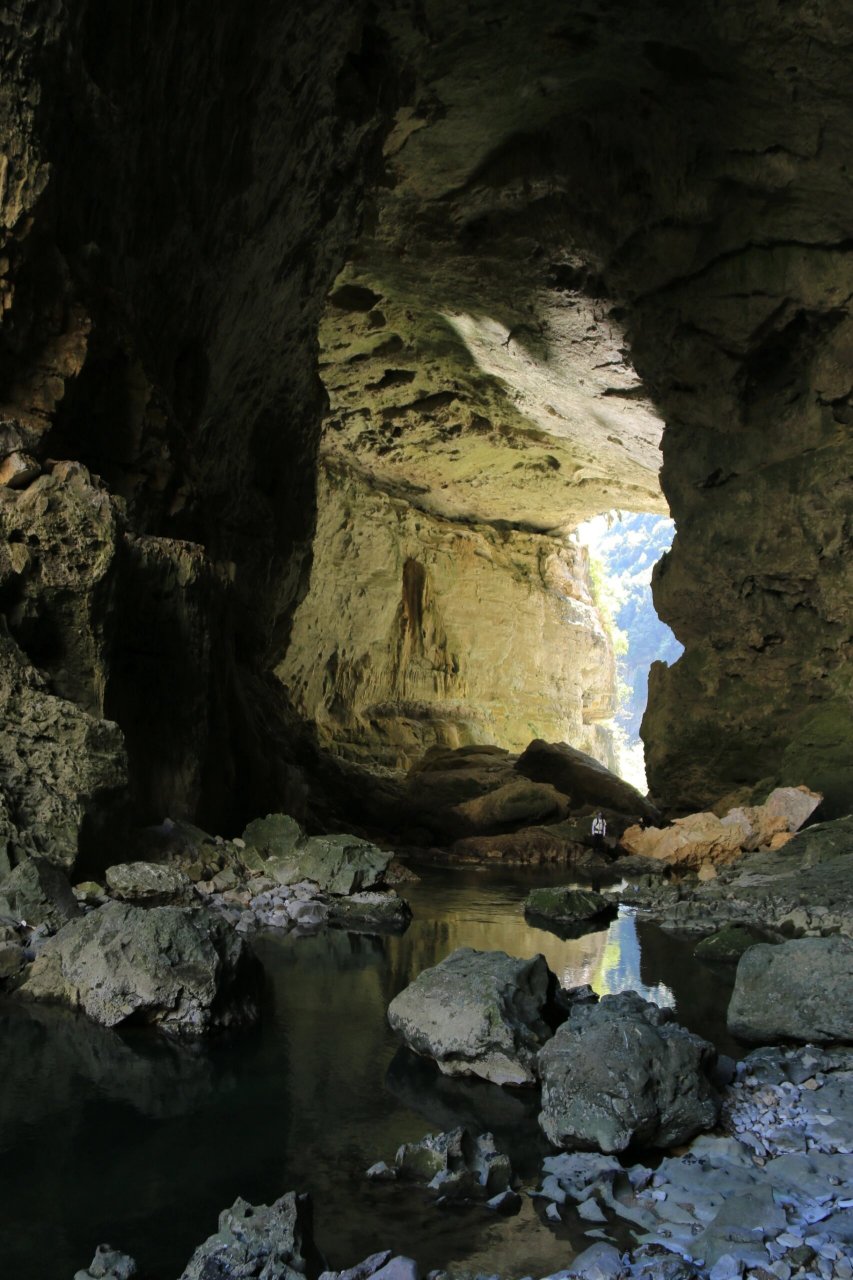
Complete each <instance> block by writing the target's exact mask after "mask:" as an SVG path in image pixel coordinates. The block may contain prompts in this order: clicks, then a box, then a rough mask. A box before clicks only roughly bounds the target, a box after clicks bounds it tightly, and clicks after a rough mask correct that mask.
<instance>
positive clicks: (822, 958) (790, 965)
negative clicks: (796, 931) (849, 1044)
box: [728, 937, 853, 1044]
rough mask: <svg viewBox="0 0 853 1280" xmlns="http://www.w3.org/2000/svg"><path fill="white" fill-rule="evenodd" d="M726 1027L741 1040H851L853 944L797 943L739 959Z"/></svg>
mask: <svg viewBox="0 0 853 1280" xmlns="http://www.w3.org/2000/svg"><path fill="white" fill-rule="evenodd" d="M728 1026H729V1030H730V1031H731V1032H732V1034H733V1035H736V1036H738V1037H739V1038H740V1039H742V1040H749V1041H752V1042H758V1043H761V1044H769V1043H772V1042H775V1041H780V1040H803V1041H817V1042H829V1041H832V1040H847V1041H850V1040H853V940H852V939H850V938H842V937H829V938H797V939H795V940H793V941H791V942H784V943H782V944H781V945H780V946H766V945H760V946H755V947H750V949H749V950H748V951H746V952H745V953H744V955H743V956H742V957H741V959H740V963H739V964H738V967H737V974H736V976H735V986H734V991H733V992H732V998H731V1001H730V1003H729V1012H728Z"/></svg>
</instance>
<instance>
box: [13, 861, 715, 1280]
mask: <svg viewBox="0 0 853 1280" xmlns="http://www.w3.org/2000/svg"><path fill="white" fill-rule="evenodd" d="M556 878H557V877H555V876H554V875H553V874H550V875H548V874H542V875H537V876H532V875H528V876H526V877H525V878H524V880H523V882H521V881H517V882H513V881H511V880H509V879H507V878H506V877H505V876H504V877H503V878H501V877H499V876H496V875H494V874H491V873H490V874H482V873H477V872H470V873H468V872H466V873H457V874H448V873H444V874H443V875H442V876H440V877H439V876H437V875H430V876H428V877H426V878H425V879H424V881H423V882H422V883H421V884H419V885H415V886H412V888H411V890H410V892H409V893H408V895H407V896H409V897H410V899H411V901H412V905H413V908H414V910H415V913H416V916H415V920H414V922H413V924H412V927H411V928H410V930H409V932H408V933H407V934H406V935H404V936H403V937H384V938H379V937H371V936H370V935H366V934H347V933H345V932H342V931H332V932H328V933H322V934H318V935H316V936H315V937H311V938H301V939H297V938H294V937H280V936H273V935H267V936H265V937H262V938H260V939H259V940H258V944H257V947H258V951H259V953H260V955H261V958H262V960H263V962H264V964H265V966H266V971H267V976H268V983H267V988H268V989H267V1000H266V1009H265V1019H264V1023H263V1026H262V1028H261V1029H260V1030H259V1031H258V1033H257V1034H254V1035H251V1036H249V1037H246V1038H244V1039H242V1040H241V1041H239V1042H237V1043H233V1044H230V1045H220V1046H217V1047H214V1048H212V1049H210V1050H208V1051H206V1052H205V1051H202V1052H187V1051H184V1050H182V1049H181V1048H180V1047H179V1046H174V1045H169V1044H163V1043H162V1042H160V1041H159V1040H156V1039H152V1038H151V1036H150V1035H146V1034H145V1033H144V1032H141V1031H137V1032H135V1033H134V1034H131V1033H128V1034H127V1035H126V1036H119V1035H117V1034H116V1033H115V1032H111V1031H105V1030H103V1029H102V1028H98V1027H94V1026H92V1025H91V1024H89V1023H88V1022H86V1021H85V1020H83V1019H80V1018H77V1017H75V1016H72V1015H69V1014H60V1013H55V1012H54V1011H51V1010H44V1009H38V1008H23V1007H21V1008H18V1007H14V1006H10V1007H8V1008H4V1009H0V1076H2V1079H3V1090H2V1095H1V1096H2V1101H0V1156H2V1159H0V1203H2V1205H3V1209H4V1212H3V1214H2V1216H0V1258H2V1260H3V1264H4V1274H6V1273H8V1274H10V1275H15V1274H18V1273H21V1274H24V1273H27V1274H33V1275H38V1276H39V1278H40V1280H68V1277H69V1276H70V1275H73V1274H74V1271H75V1270H76V1269H77V1268H79V1267H80V1266H82V1265H85V1264H86V1263H87V1262H88V1261H89V1259H90V1258H91V1256H92V1253H93V1252H94V1248H95V1245H96V1244H97V1243H98V1242H99V1241H101V1240H109V1241H110V1242H111V1243H112V1244H113V1245H115V1246H116V1247H119V1248H122V1249H124V1250H126V1251H127V1252H129V1253H132V1254H134V1255H135V1256H136V1257H137V1259H138V1260H139V1262H140V1267H141V1271H142V1274H144V1275H145V1276H146V1277H149V1280H174V1277H175V1276H177V1275H179V1274H180V1272H181V1270H182V1268H183V1267H184V1265H185V1263H186V1261H187V1259H188V1258H189V1256H190V1254H191V1253H192V1250H193V1248H194V1247H195V1245H197V1244H198V1243H199V1242H200V1241H201V1240H203V1239H204V1238H205V1237H206V1236H207V1235H209V1234H210V1232H211V1231H213V1230H214V1228H215V1226H216V1219H217V1215H218V1213H219V1211H220V1210H221V1209H222V1208H224V1207H225V1206H227V1205H230V1204H231V1203H232V1202H233V1201H234V1200H235V1199H236V1197H237V1196H238V1195H242V1196H245V1197H246V1199H248V1200H250V1201H266V1202H269V1201H270V1200H271V1199H274V1198H275V1197H277V1196H279V1195H281V1194H282V1192H284V1191H288V1190H290V1189H299V1190H306V1191H310V1192H311V1193H312V1194H313V1195H314V1197H315V1202H316V1215H315V1216H316V1223H317V1231H318V1239H319V1243H320V1246H321V1248H322V1249H323V1251H324V1252H325V1253H326V1254H327V1256H328V1259H329V1261H330V1263H331V1264H332V1265H334V1266H336V1267H341V1266H344V1265H351V1264H352V1263H354V1262H355V1261H357V1260H358V1259H360V1258H362V1257H364V1256H366V1255H367V1254H368V1253H370V1252H372V1251H374V1250H375V1249H377V1248H379V1247H383V1248H385V1247H388V1248H393V1249H396V1250H399V1251H401V1252H405V1253H410V1254H413V1255H414V1256H415V1257H416V1258H417V1259H418V1262H419V1263H420V1265H421V1268H422V1269H423V1270H428V1269H430V1268H433V1267H439V1266H447V1265H449V1264H451V1263H456V1264H457V1265H460V1266H464V1267H466V1268H471V1269H474V1270H483V1271H494V1270H498V1269H499V1270H500V1271H501V1272H502V1274H504V1275H507V1276H511V1275H524V1274H530V1273H533V1274H538V1275H545V1274H548V1273H549V1272H552V1271H556V1270H558V1269H560V1268H561V1267H565V1266H566V1264H567V1263H568V1261H569V1258H570V1256H571V1246H570V1244H569V1242H568V1237H567V1236H566V1233H565V1232H562V1233H561V1234H560V1235H557V1234H555V1233H554V1231H553V1229H552V1228H551V1227H549V1226H545V1225H542V1224H540V1222H539V1219H538V1217H537V1214H536V1212H535V1210H534V1207H533V1206H532V1205H531V1204H529V1203H527V1202H526V1203H525V1206H524V1209H523V1211H522V1213H521V1214H519V1216H518V1217H517V1218H513V1219H509V1220H505V1219H496V1218H495V1217H494V1216H493V1215H490V1214H488V1213H487V1211H485V1210H484V1209H482V1208H477V1209H470V1210H466V1211H461V1210H454V1211H452V1212H448V1213H442V1212H441V1211H439V1210H436V1209H435V1208H434V1207H432V1206H431V1205H430V1204H429V1203H428V1202H427V1200H426V1199H425V1198H424V1195H423V1193H422V1192H419V1191H417V1190H414V1189H411V1190H405V1189H403V1188H400V1187H387V1186H384V1187H383V1186H379V1185H378V1184H375V1183H368V1182H366V1181H365V1179H364V1176H363V1173H364V1170H365V1169H366V1168H367V1167H368V1166H369V1165H371V1164H372V1163H373V1162H374V1161H375V1160H378V1159H385V1160H389V1159H391V1158H392V1157H393V1155H394V1153H395V1151H396V1149H397V1147H398V1146H399V1145H400V1143H401V1142H411V1141H416V1140H417V1139H419V1138H421V1137H422V1136H423V1135H424V1133H426V1132H428V1131H430V1130H433V1131H434V1130H436V1129H438V1128H442V1127H447V1126H451V1125H453V1124H456V1123H458V1122H459V1121H460V1120H468V1121H469V1122H471V1121H472V1120H474V1119H475V1118H476V1117H477V1116H478V1115H479V1116H480V1120H481V1123H483V1124H484V1125H485V1126H488V1125H493V1126H494V1128H495V1129H496V1131H497V1133H498V1135H499V1137H500V1139H501V1141H502V1142H503V1143H504V1145H505V1149H507V1150H508V1151H509V1153H510V1155H511V1156H512V1157H513V1159H514V1160H515V1161H517V1162H519V1163H520V1166H521V1167H522V1168H523V1169H524V1170H525V1171H528V1170H530V1169H532V1167H533V1165H534V1164H535V1158H534V1157H535V1154H536V1148H537V1146H538V1144H539V1143H540V1142H541V1138H540V1137H539V1135H538V1131H537V1128H536V1126H535V1124H534V1117H533V1115H532V1109H533V1108H535V1097H536V1095H535V1093H534V1092H533V1091H529V1092H527V1093H526V1094H525V1093H524V1092H523V1091H521V1092H517V1093H516V1092H509V1091H501V1090H495V1089H494V1087H491V1089H490V1087H489V1086H485V1085H484V1086H483V1087H482V1088H481V1089H478V1088H477V1087H476V1086H471V1085H466V1084H464V1083H461V1082H456V1081H450V1080H447V1079H446V1078H444V1077H441V1076H440V1075H438V1073H436V1072H435V1070H434V1068H431V1067H430V1066H429V1064H424V1063H423V1062H419V1061H418V1060H417V1059H415V1060H414V1061H413V1060H412V1059H411V1058H409V1057H408V1056H407V1055H402V1056H398V1057H395V1054H397V1050H398V1044H397V1042H396V1041H395V1038H394V1037H393V1035H392V1034H391V1032H390V1029H389V1028H388V1025H387V1022H386V1018H385V1011H386V1008H387V1006H388V1004H389V1002H390V1000H391V999H392V998H393V997H394V996H395V995H396V994H397V992H398V991H399V990H400V989H401V988H402V987H403V986H405V985H406V983H408V982H409V981H411V979H412V978H413V977H415V976H416V974H417V973H419V972H420V971H421V970H422V969H424V968H427V967H428V966H430V965H433V964H435V963H437V962H438V961H439V960H441V959H442V958H443V957H444V956H446V955H447V954H448V953H449V952H450V951H452V950H454V949H455V948H456V947H459V946H470V947H476V948H479V949H482V950H493V949H501V950H505V951H507V952H509V953H510V954H515V955H520V956H529V955H532V954H535V953H536V952H537V951H539V952H542V953H543V954H544V955H545V958H546V960H547V961H548V964H549V965H550V966H551V968H552V969H553V970H554V971H555V972H556V973H557V974H558V976H559V978H560V981H561V982H562V983H563V984H564V985H567V986H573V985H578V984H581V983H584V982H589V983H591V985H592V986H593V987H594V988H595V989H596V990H597V991H599V992H602V993H604V992H607V991H617V990H621V989H623V988H625V987H634V988H636V989H637V990H639V991H640V992H641V993H643V994H644V995H646V996H647V997H649V998H653V999H656V1000H658V1001H659V1002H660V1003H672V1002H673V1000H674V1001H675V1004H676V1007H677V1012H678V1015H679V1017H680V1018H681V1019H682V1020H683V1021H685V1022H686V1023H687V1024H688V1025H689V1026H691V1027H692V1028H693V1029H695V1030H700V1031H704V1032H705V1033H706V1034H710V1031H709V1028H712V1027H713V1028H719V1027H721V1025H722V1019H723V1018H724V1012H725V1006H726V1002H727V1000H728V995H729V988H730V982H729V984H728V987H727V986H726V985H725V980H724V981H723V982H722V983H721V980H720V979H719V978H718V977H717V976H716V975H714V974H710V975H709V972H708V971H707V970H704V969H702V967H701V966H699V965H697V962H695V961H693V960H692V958H691V957H690V955H689V950H688V949H686V947H681V949H679V947H680V944H676V943H674V942H673V941H672V940H671V939H667V938H666V937H665V935H663V934H661V933H660V932H659V931H657V930H652V929H651V927H650V926H645V925H641V926H640V927H639V929H638V928H637V926H636V923H635V921H634V919H633V917H632V916H631V915H628V914H622V915H620V916H619V918H618V919H617V920H615V921H613V923H612V924H611V925H610V926H609V927H608V928H605V929H602V930H600V931H598V932H596V933H592V934H589V935H587V936H586V937H584V938H579V939H570V940H566V941H562V940H561V939H559V938H557V937H555V936H554V935H553V934H551V933H549V932H548V931H547V930H543V929H538V928H536V927H535V926H533V925H531V924H530V923H529V922H528V921H526V920H525V919H524V915H523V910H522V903H523V899H524V896H525V895H526V893H527V891H528V889H529V888H530V887H532V885H533V884H535V883H543V882H547V881H551V882H554V881H555V880H556ZM690 947H691V949H692V944H690ZM721 1034H724V1032H721ZM712 1038H713V1037H712ZM392 1060H393V1065H392ZM389 1068H390V1070H389ZM386 1076H387V1087H386ZM487 1094H488V1097H487ZM573 1243H583V1241H582V1240H580V1239H579V1240H578V1241H577V1242H573Z"/></svg>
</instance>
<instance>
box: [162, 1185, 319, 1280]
mask: <svg viewBox="0 0 853 1280" xmlns="http://www.w3.org/2000/svg"><path fill="white" fill-rule="evenodd" d="M320 1269H321V1264H320V1257H319V1254H318V1252H317V1248H316V1245H315V1244H314V1236H313V1222H312V1212H311V1201H310V1199H309V1197H308V1196H305V1195H297V1194H296V1193H295V1192H293V1191H290V1192H288V1193H287V1195H283V1196H281V1197H280V1198H279V1199H278V1200H276V1201H274V1202H273V1204H271V1205H265V1204H260V1205H251V1204H248V1203H247V1202H246V1201H245V1200H242V1199H238V1200H236V1201H235V1202H234V1204H233V1205H232V1206H231V1208H230V1209H225V1210H224V1211H223V1212H222V1213H221V1214H220V1215H219V1229H218V1231H217V1232H216V1234H215V1235H212V1236H210V1237H209V1238H208V1239H207V1240H206V1241H205V1242H204V1244H202V1245H199V1247H198V1248H197V1249H196V1251H195V1253H194V1254H193V1256H192V1258H191V1259H190V1261H189V1263H188V1264H187V1267H186V1269H185V1270H184V1272H183V1273H182V1275H181V1280H242V1277H249V1276H261V1275H262V1276H263V1280H293V1277H294V1273H296V1274H300V1275H305V1274H306V1273H309V1274H310V1273H316V1271H318V1270H320Z"/></svg>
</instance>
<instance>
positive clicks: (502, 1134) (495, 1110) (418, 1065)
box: [385, 1049, 550, 1167]
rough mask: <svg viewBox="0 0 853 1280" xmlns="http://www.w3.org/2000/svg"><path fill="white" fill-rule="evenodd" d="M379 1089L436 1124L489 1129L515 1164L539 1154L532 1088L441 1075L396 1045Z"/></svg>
mask: <svg viewBox="0 0 853 1280" xmlns="http://www.w3.org/2000/svg"><path fill="white" fill-rule="evenodd" d="M385 1088H386V1089H387V1090H388V1092H389V1093H390V1094H391V1096H392V1097H394V1098H396V1099H397V1101H398V1102H401V1103H402V1104H403V1105H404V1106H406V1107H408V1108H409V1109H410V1110H412V1111H415V1112H417V1114H418V1115H421V1116H424V1118H425V1119H426V1120H428V1121H429V1123H430V1124H431V1125H435V1126H437V1127H439V1128H441V1129H454V1128H456V1127H458V1126H460V1125H462V1126H464V1127H465V1128H467V1129H469V1130H471V1131H472V1132H473V1133H479V1132H482V1131H484V1130H489V1131H490V1132H491V1133H493V1134H494V1135H495V1137H496V1139H497V1140H498V1143H499V1145H500V1146H501V1148H502V1149H504V1150H507V1151H509V1152H510V1154H511V1156H512V1161H513V1165H514V1166H516V1167H518V1166H519V1165H520V1164H527V1163H528V1162H529V1163H530V1164H531V1165H532V1164H535V1162H536V1160H537V1159H541V1153H542V1151H543V1150H544V1144H543V1139H542V1137H541V1134H540V1133H539V1130H538V1125H537V1116H538V1114H539V1095H538V1091H533V1090H530V1089H511V1088H508V1087H507V1086H506V1085H496V1084H489V1083H488V1082H487V1081H485V1080H474V1079H467V1080H466V1079H461V1078H460V1077H450V1076H446V1075H443V1074H442V1073H441V1071H439V1069H438V1067H437V1066H436V1065H435V1063H434V1062H431V1061H430V1060H429V1059H427V1058H421V1057H419V1056H418V1055H417V1054H415V1053H412V1052H411V1051H410V1050H409V1049H398V1051H397V1053H396V1054H395V1055H394V1057H393V1058H392V1059H391V1062H390V1064H389V1067H388V1071H387V1074H386V1076H385ZM549 1149H550V1148H549Z"/></svg>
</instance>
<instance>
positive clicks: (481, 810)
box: [450, 778, 569, 835]
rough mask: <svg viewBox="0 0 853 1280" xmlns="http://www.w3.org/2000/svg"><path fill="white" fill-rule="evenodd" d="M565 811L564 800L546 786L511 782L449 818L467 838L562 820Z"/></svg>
mask: <svg viewBox="0 0 853 1280" xmlns="http://www.w3.org/2000/svg"><path fill="white" fill-rule="evenodd" d="M568 811H569V806H568V801H567V799H566V797H565V796H564V795H561V794H560V792H559V791H557V790H556V789H555V788H554V787H552V786H550V785H549V784H548V783H546V782H530V781H528V780H527V779H526V778H514V779H513V780H512V781H511V782H505V783H504V784H503V785H502V786H500V787H497V788H496V789H495V790H494V791H488V792H486V794H485V795H482V796H474V797H473V799H471V800H465V801H464V802H463V803H462V804H457V805H455V806H454V807H453V808H452V809H451V811H450V816H451V817H452V818H454V819H456V820H458V823H459V827H460V829H461V830H467V831H468V832H470V833H471V835H489V834H492V833H499V832H501V831H505V830H506V829H507V827H518V826H527V825H529V824H530V823H534V822H544V821H547V820H548V819H552V820H558V819H560V818H565V816H566V814H567V813H568Z"/></svg>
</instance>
